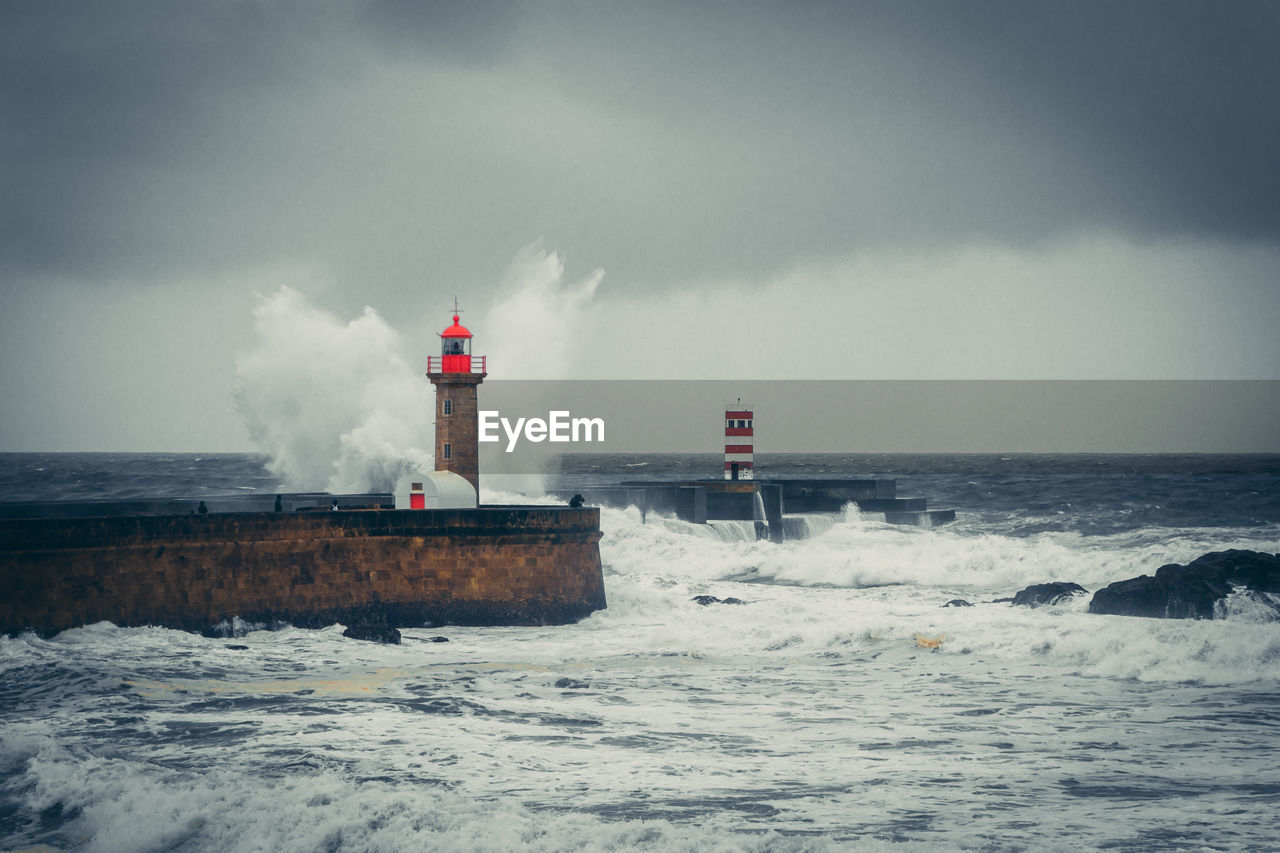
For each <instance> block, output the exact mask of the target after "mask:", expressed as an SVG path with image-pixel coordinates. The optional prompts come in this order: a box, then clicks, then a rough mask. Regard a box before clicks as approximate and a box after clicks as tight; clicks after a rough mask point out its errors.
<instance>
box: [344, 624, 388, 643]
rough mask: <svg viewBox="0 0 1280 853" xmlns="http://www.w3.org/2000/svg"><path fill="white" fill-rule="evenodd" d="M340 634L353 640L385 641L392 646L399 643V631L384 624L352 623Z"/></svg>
mask: <svg viewBox="0 0 1280 853" xmlns="http://www.w3.org/2000/svg"><path fill="white" fill-rule="evenodd" d="M342 636H344V637H350V638H351V639H353V640H369V641H370V642H374V643H386V644H388V645H392V646H398V645H400V632H399V631H398V630H397V629H395V628H389V627H387V626H386V625H352V626H351V627H350V628H348V629H347V630H345V631H343V632H342Z"/></svg>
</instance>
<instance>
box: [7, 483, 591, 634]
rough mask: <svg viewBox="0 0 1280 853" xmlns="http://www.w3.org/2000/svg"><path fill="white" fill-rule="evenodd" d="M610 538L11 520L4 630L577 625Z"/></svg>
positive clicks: (513, 521) (523, 520) (534, 524)
mask: <svg viewBox="0 0 1280 853" xmlns="http://www.w3.org/2000/svg"><path fill="white" fill-rule="evenodd" d="M599 540H600V523H599V510H598V509H595V508H590V507H584V508H579V509H571V508H567V507H481V508H479V509H475V510H386V511H358V510H352V511H344V510H339V511H335V512H320V513H221V514H220V513H210V514H207V515H175V516H122V517H98V518H33V519H0V632H5V633H13V632H16V631H21V630H25V629H32V630H35V631H37V632H40V633H43V634H49V633H54V632H56V631H60V630H63V629H66V628H71V627H76V626H79V625H85V624H91V623H94V622H99V621H104V620H106V621H110V622H113V623H115V624H117V625H122V626H132V625H162V626H166V627H171V628H182V629H187V630H206V629H208V628H211V627H213V626H216V625H217V624H218V623H220V622H223V621H225V620H229V619H231V618H232V617H234V616H239V617H240V618H242V619H244V620H246V621H249V622H267V623H270V622H272V621H275V620H281V621H286V622H289V623H292V624H294V625H297V626H300V627H319V626H323V625H328V624H332V623H333V622H343V623H345V624H348V625H352V624H385V625H390V626H394V627H415V626H420V625H423V624H427V623H430V624H443V623H452V624H481V625H493V624H502V625H512V624H559V623H566V622H572V621H576V620H577V619H580V618H582V617H584V616H586V615H588V614H589V613H591V612H593V611H595V610H598V609H601V608H603V607H604V606H605V596H604V580H603V575H602V572H601V565H600V549H599Z"/></svg>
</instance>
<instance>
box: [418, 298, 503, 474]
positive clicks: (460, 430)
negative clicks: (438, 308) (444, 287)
mask: <svg viewBox="0 0 1280 853" xmlns="http://www.w3.org/2000/svg"><path fill="white" fill-rule="evenodd" d="M453 312H454V313H453V325H452V326H450V327H449V328H447V329H445V330H444V331H443V332H441V333H440V355H438V356H436V355H429V356H427V378H428V379H430V380H431V384H432V385H434V386H436V470H437V471H452V472H454V473H455V474H457V475H458V476H459V477H462V478H463V479H465V480H466V481H467V482H469V483H471V485H472V486H474V487H475V490H476V494H479V493H480V414H479V410H478V407H477V405H476V387H477V386H478V385H479V384H480V383H481V382H483V381H484V378H485V376H487V375H488V373H486V372H485V368H486V367H487V364H486V359H485V357H484V356H482V355H480V356H473V355H472V354H471V332H469V331H467V327H466V326H463V325H462V324H461V323H460V322H458V300H457V299H454V300H453Z"/></svg>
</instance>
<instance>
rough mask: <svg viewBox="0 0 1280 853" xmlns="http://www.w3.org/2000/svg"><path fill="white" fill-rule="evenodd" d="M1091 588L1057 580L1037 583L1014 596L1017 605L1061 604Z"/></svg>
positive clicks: (1041, 605) (1042, 605) (1040, 605)
mask: <svg viewBox="0 0 1280 853" xmlns="http://www.w3.org/2000/svg"><path fill="white" fill-rule="evenodd" d="M1088 591H1089V590H1087V589H1085V588H1084V587H1082V586H1080V584H1078V583H1071V582H1070V581H1056V582H1054V583H1036V584H1032V585H1031V586H1029V587H1027V588H1026V589H1024V590H1022V591H1021V592H1019V593H1018V594H1017V595H1015V596H1014V597H1013V603H1014V605H1015V606H1019V605H1020V606H1023V607H1044V606H1045V605H1048V604H1059V603H1061V602H1063V601H1069V600H1070V599H1071V598H1072V597H1074V596H1076V595H1080V594H1082V593H1087V592H1088Z"/></svg>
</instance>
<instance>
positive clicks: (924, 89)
mask: <svg viewBox="0 0 1280 853" xmlns="http://www.w3.org/2000/svg"><path fill="white" fill-rule="evenodd" d="M1278 10H1280V6H1277V5H1276V4H1274V3H1271V2H1259V3H1248V2H1227V3H1222V2H1166V0H1160V2H1157V1H1156V0H1141V2H1138V1H1137V0H1133V1H1132V2H1123V3H1117V2H1106V3H1101V2H1058V0H1055V2H1038V3H1033V2H1023V0H1018V1H1017V2H1013V0H1005V1H1004V2H992V0H986V2H967V3H954V2H942V0H922V2H911V3H902V2H864V3H853V4H846V3H832V4H823V3H804V2H800V3H777V4H762V3H758V4H747V3H724V4H713V3H698V4H670V5H666V6H664V5H660V4H608V5H601V4H596V3H545V4H488V3H485V4H472V3H447V2H443V3H430V4H416V3H410V2H400V0H383V2H371V3H365V4H359V5H335V6H315V5H313V4H302V3H298V4H289V3H263V4H258V3H234V2H233V3H217V4H214V3H209V4H163V3H138V2H116V3H110V4H99V3H89V2H85V3H76V4H64V3H47V2H28V3H21V2H20V3H9V4H6V5H5V6H4V9H3V11H0V18H2V21H0V79H2V80H3V83H2V84H0V86H2V88H0V121H3V129H2V130H0V191H3V196H4V198H3V200H2V201H0V268H3V269H4V270H6V272H7V273H8V274H6V276H5V278H6V280H9V281H15V280H17V275H18V274H19V273H30V272H36V271H38V272H53V273H69V274H72V275H79V276H85V277H92V276H95V275H117V276H119V275H133V274H137V275H153V276H154V275H162V274H169V273H172V272H173V271H175V270H192V269H210V268H223V267H227V266H229V265H234V264H245V263H252V262H254V261H261V262H266V261H270V260H272V259H274V258H276V257H284V258H306V259H312V260H318V262H319V263H321V264H326V265H329V266H332V267H335V268H337V269H338V270H339V272H340V273H341V274H342V275H355V274H357V273H358V274H359V275H361V276H362V277H363V278H364V279H365V281H366V282H367V283H368V284H369V286H371V287H374V286H377V283H378V282H379V281H383V282H399V283H404V282H405V281H408V280H410V279H411V276H421V275H424V274H426V275H430V276H433V277H435V278H438V279H446V280H448V279H452V280H457V279H458V278H459V277H460V276H463V275H465V270H466V269H467V268H468V267H469V266H470V267H472V268H474V266H475V265H476V263H477V260H478V259H483V261H484V262H487V263H492V264H494V265H496V266H499V267H500V266H501V264H502V263H505V259H506V258H508V257H510V255H511V253H512V252H513V251H514V250H515V249H516V248H517V247H518V246H520V245H522V244H523V243H525V242H527V241H528V240H530V239H533V238H536V237H539V236H542V237H545V238H546V240H547V241H548V243H549V244H551V245H555V246H561V247H564V248H567V249H569V250H570V251H571V252H573V253H574V257H575V258H577V259H578V260H579V261H580V262H582V263H583V264H584V265H586V266H588V267H589V266H595V265H602V266H605V267H607V268H608V269H609V270H610V281H611V282H617V281H621V282H628V283H630V282H638V281H646V280H647V281H652V282H661V281H664V280H672V279H678V278H681V277H688V276H698V275H717V276H732V275H735V274H740V273H748V272H755V273H758V272H759V271H761V270H769V269H777V268H780V267H785V266H787V265H789V264H791V263H794V262H795V260H796V259H797V258H801V257H805V256H813V255H838V254H842V253H848V252H850V251H855V250H857V249H859V248H862V247H865V246H868V245H883V244H897V245H902V246H916V245H919V244H922V243H936V242H939V241H942V242H964V241H970V240H979V241H1005V242H1014V243H1019V242H1026V241H1035V240H1041V239H1046V238H1052V237H1055V236H1058V235H1061V234H1074V233H1079V232H1088V231H1097V230H1111V231H1118V232H1121V233H1125V234H1128V235H1131V236H1138V237H1143V238H1146V237H1164V236H1173V237H1179V236H1186V235H1192V236H1197V237H1213V238H1225V239H1239V240H1258V241H1265V242H1269V243H1274V242H1276V240H1277V238H1280V170H1277V169H1275V168H1274V165H1273V164H1274V160H1275V154H1274V152H1275V151H1277V150H1280V76H1278V71H1277V69H1278V68H1280V60H1278V59H1277V56H1276V54H1277V53H1278V52H1277V51H1276V50H1275V45H1276V44H1278V43H1280V11H1278ZM442 68H444V69H452V70H456V69H457V68H462V69H465V70H466V71H468V72H475V73H474V74H472V75H471V76H463V77H449V76H447V75H446V76H442V75H440V74H436V73H435V72H437V71H439V70H440V69H442ZM468 86H471V87H473V88H472V89H468V88H467V87H468Z"/></svg>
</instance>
